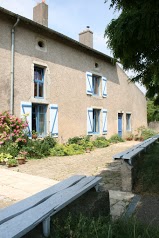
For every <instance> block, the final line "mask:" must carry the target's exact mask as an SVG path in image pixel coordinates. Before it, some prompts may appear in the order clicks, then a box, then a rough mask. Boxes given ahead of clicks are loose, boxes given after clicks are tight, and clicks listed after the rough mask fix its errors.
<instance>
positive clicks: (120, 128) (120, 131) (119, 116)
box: [118, 113, 123, 137]
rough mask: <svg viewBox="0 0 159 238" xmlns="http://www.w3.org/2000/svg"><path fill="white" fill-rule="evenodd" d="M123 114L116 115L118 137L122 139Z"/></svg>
mask: <svg viewBox="0 0 159 238" xmlns="http://www.w3.org/2000/svg"><path fill="white" fill-rule="evenodd" d="M122 121H123V113H118V135H119V136H120V137H122V127H123V126H122V125H123V122H122Z"/></svg>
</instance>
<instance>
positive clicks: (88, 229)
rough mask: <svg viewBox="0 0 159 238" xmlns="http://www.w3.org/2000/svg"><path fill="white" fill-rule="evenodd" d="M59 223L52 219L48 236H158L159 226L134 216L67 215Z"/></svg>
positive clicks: (144, 237)
mask: <svg viewBox="0 0 159 238" xmlns="http://www.w3.org/2000/svg"><path fill="white" fill-rule="evenodd" d="M63 223H64V224H61V220H58V219H54V220H53V222H52V223H51V235H50V238H53V237H56V238H64V237H70V238H71V237H72V238H94V237H98V238H150V237H153V238H158V234H159V226H155V227H153V226H151V225H150V224H149V225H144V224H141V223H140V222H138V221H137V220H136V219H134V218H130V219H127V220H125V219H118V220H116V221H114V222H113V221H111V220H108V217H99V218H96V219H95V218H92V217H91V218H87V217H84V216H82V215H80V216H78V217H77V216H69V217H68V218H67V219H65V220H64V222H63Z"/></svg>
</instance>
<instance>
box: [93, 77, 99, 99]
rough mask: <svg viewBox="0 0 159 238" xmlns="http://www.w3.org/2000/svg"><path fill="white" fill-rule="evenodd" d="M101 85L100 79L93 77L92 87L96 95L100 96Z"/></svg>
mask: <svg viewBox="0 0 159 238" xmlns="http://www.w3.org/2000/svg"><path fill="white" fill-rule="evenodd" d="M99 85H100V77H98V76H96V75H93V77H92V86H93V94H94V95H99Z"/></svg>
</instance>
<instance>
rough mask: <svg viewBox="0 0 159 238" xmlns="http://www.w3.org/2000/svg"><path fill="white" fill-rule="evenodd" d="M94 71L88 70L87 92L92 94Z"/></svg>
mask: <svg viewBox="0 0 159 238" xmlns="http://www.w3.org/2000/svg"><path fill="white" fill-rule="evenodd" d="M92 92H93V88H92V73H90V72H86V93H87V94H90V95H92Z"/></svg>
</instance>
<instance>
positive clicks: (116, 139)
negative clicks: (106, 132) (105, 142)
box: [109, 134, 124, 143]
mask: <svg viewBox="0 0 159 238" xmlns="http://www.w3.org/2000/svg"><path fill="white" fill-rule="evenodd" d="M109 142H111V143H118V142H124V140H123V139H122V138H121V137H120V136H119V135H118V134H115V135H112V136H111V137H110V139H109Z"/></svg>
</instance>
